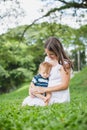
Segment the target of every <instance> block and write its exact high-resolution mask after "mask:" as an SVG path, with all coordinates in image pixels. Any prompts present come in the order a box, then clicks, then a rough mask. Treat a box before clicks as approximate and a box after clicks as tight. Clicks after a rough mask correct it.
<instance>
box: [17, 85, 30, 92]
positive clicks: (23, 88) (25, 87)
mask: <svg viewBox="0 0 87 130" xmlns="http://www.w3.org/2000/svg"><path fill="white" fill-rule="evenodd" d="M28 87H29V85H27V84H26V85H25V86H23V87H21V88H19V89H18V90H16V91H15V92H20V91H23V90H25V89H27V88H28Z"/></svg>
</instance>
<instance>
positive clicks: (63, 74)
mask: <svg viewBox="0 0 87 130" xmlns="http://www.w3.org/2000/svg"><path fill="white" fill-rule="evenodd" d="M60 73H61V79H62V82H61V84H59V85H56V86H53V87H47V88H44V87H39V89H37V88H34V89H33V90H32V92H33V93H44V92H55V91H60V90H65V89H67V88H68V86H69V81H70V69H67V72H66V71H65V70H64V68H63V67H61V70H60Z"/></svg>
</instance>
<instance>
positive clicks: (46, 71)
mask: <svg viewBox="0 0 87 130" xmlns="http://www.w3.org/2000/svg"><path fill="white" fill-rule="evenodd" d="M51 68H52V65H51V64H50V63H48V62H42V63H41V64H40V65H39V74H40V75H41V76H42V77H43V78H48V77H49V75H50V71H51Z"/></svg>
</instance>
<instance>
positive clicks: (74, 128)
mask: <svg viewBox="0 0 87 130" xmlns="http://www.w3.org/2000/svg"><path fill="white" fill-rule="evenodd" d="M28 86H29V84H28V83H25V84H23V85H22V86H21V88H19V89H18V90H16V91H14V92H11V93H9V94H3V95H0V130H87V67H86V68H84V69H83V70H82V71H81V72H79V73H77V74H75V76H74V77H73V78H72V79H71V82H70V94H71V102H70V103H64V104H53V105H50V106H45V107H35V106H33V107H29V106H26V107H21V103H22V101H23V99H24V98H25V97H26V96H27V95H28Z"/></svg>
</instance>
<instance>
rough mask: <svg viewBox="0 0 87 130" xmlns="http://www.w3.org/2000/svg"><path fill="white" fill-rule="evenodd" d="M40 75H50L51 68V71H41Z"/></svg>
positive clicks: (46, 76)
mask: <svg viewBox="0 0 87 130" xmlns="http://www.w3.org/2000/svg"><path fill="white" fill-rule="evenodd" d="M40 75H41V76H42V77H43V78H48V77H49V75H50V70H49V71H47V72H46V71H45V70H44V69H43V70H41V71H40Z"/></svg>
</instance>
